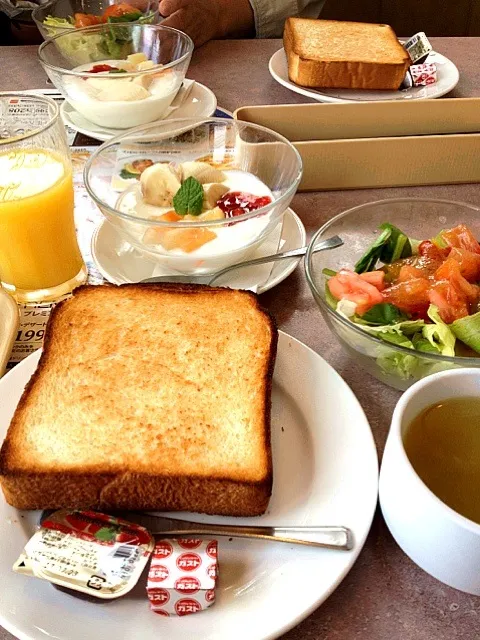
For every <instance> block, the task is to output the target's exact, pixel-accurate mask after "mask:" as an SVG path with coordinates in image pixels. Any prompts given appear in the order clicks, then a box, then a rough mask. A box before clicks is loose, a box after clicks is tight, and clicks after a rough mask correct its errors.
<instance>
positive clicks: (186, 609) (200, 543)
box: [147, 538, 218, 617]
mask: <svg viewBox="0 0 480 640" xmlns="http://www.w3.org/2000/svg"><path fill="white" fill-rule="evenodd" d="M217 549H218V543H217V541H216V540H200V539H196V538H178V539H176V540H175V539H169V540H160V541H159V542H157V544H156V546H155V550H154V552H153V555H152V562H151V564H150V570H149V572H148V583H147V594H148V599H149V600H150V608H151V609H152V611H154V612H155V613H158V614H160V615H163V616H168V617H170V616H186V615H189V614H191V613H197V612H198V611H203V610H204V609H207V608H208V607H210V606H211V605H212V604H213V603H214V602H215V585H216V582H217V575H218V569H217Z"/></svg>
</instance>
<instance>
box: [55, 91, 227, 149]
mask: <svg viewBox="0 0 480 640" xmlns="http://www.w3.org/2000/svg"><path fill="white" fill-rule="evenodd" d="M216 108H217V98H216V96H215V94H214V93H213V91H211V90H210V89H209V88H208V87H206V86H205V85H203V84H200V83H199V82H195V84H194V85H193V87H192V89H191V91H190V93H189V94H188V96H187V97H186V98H185V100H184V101H183V103H182V104H181V105H180V106H179V107H178V108H177V109H175V111H173V112H172V113H171V114H170V115H169V116H167V117H166V118H165V120H170V119H172V120H173V119H177V118H197V117H199V118H209V117H210V116H212V115H213V114H214V113H215V109H216ZM60 113H61V116H62V119H63V122H64V124H65V125H67V126H69V127H70V128H71V129H73V130H74V131H78V132H79V133H83V134H84V135H86V136H89V137H91V138H95V139H96V140H101V141H102V142H104V141H105V140H110V138H113V137H114V136H118V135H119V134H120V133H124V132H125V131H126V130H125V129H109V128H107V127H100V126H99V125H97V124H94V123H93V122H90V120H87V118H85V117H84V116H83V115H82V114H81V113H78V111H76V110H75V109H74V108H73V107H72V105H71V104H70V103H69V102H67V101H66V100H65V101H64V102H63V103H62V106H61V107H60Z"/></svg>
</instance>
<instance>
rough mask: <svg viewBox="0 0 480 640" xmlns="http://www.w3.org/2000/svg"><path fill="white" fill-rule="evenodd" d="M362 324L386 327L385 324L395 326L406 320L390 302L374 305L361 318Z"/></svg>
mask: <svg viewBox="0 0 480 640" xmlns="http://www.w3.org/2000/svg"><path fill="white" fill-rule="evenodd" d="M360 319H361V321H362V324H363V323H365V324H372V325H380V326H382V325H386V324H395V323H397V322H401V321H402V320H406V319H407V316H406V315H405V314H404V313H402V311H400V309H398V308H397V307H396V306H395V305H394V304H391V303H390V302H380V304H375V305H373V307H370V309H369V310H368V311H367V312H366V313H364V314H363V316H361V318H360Z"/></svg>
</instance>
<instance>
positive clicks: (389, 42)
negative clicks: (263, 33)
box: [283, 18, 411, 90]
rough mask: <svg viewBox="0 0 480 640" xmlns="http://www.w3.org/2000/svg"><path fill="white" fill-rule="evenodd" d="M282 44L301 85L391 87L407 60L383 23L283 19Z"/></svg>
mask: <svg viewBox="0 0 480 640" xmlns="http://www.w3.org/2000/svg"><path fill="white" fill-rule="evenodd" d="M283 43H284V47H285V52H286V55H287V60H288V76H289V78H290V80H291V81H292V82H295V84H298V85H300V86H302V87H317V88H343V89H385V90H388V89H390V90H396V89H398V88H399V87H400V85H401V84H402V82H403V80H404V78H405V74H406V72H407V69H408V67H409V66H410V64H411V61H410V57H409V55H408V53H407V52H406V51H405V49H404V48H403V47H402V45H401V44H400V43H399V41H398V39H397V36H396V35H395V32H394V31H393V29H392V28H391V27H390V26H388V25H386V24H369V23H364V22H341V21H337V20H312V19H307V18H288V19H287V21H286V23H285V30H284V34H283Z"/></svg>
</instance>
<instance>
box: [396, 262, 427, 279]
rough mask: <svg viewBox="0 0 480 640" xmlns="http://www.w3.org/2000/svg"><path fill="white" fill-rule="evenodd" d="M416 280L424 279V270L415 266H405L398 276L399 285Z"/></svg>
mask: <svg viewBox="0 0 480 640" xmlns="http://www.w3.org/2000/svg"><path fill="white" fill-rule="evenodd" d="M415 278H423V271H422V269H418V268H417V267H416V266H415V265H413V264H404V265H403V267H401V269H400V272H399V274H398V278H397V283H398V282H407V280H414V279H415Z"/></svg>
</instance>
